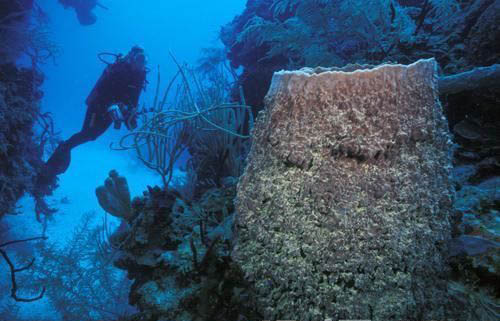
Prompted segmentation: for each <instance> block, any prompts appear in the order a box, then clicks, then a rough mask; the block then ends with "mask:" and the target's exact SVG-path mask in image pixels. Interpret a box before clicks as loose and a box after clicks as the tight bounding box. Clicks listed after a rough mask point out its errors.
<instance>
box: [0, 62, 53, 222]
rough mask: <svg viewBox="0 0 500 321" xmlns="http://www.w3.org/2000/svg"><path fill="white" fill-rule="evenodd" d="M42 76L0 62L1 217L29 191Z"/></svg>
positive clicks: (37, 151)
mask: <svg viewBox="0 0 500 321" xmlns="http://www.w3.org/2000/svg"><path fill="white" fill-rule="evenodd" d="M42 81H43V76H42V75H41V74H40V73H38V72H37V71H34V70H32V69H21V68H17V67H15V66H14V65H12V64H4V65H2V64H0V218H1V217H2V216H3V215H4V214H6V213H8V212H11V213H12V212H13V211H15V209H14V205H15V203H16V202H17V200H18V199H19V198H20V197H21V196H22V195H23V194H24V193H25V192H26V191H32V190H33V185H34V181H35V178H36V174H37V172H38V170H39V168H40V166H41V157H42V154H43V146H42V147H40V146H39V142H38V141H37V138H36V137H35V135H34V130H33V126H34V124H35V122H36V119H37V117H38V113H39V112H40V105H39V103H40V99H41V97H42V92H41V91H40V90H39V86H40V85H41V84H42Z"/></svg>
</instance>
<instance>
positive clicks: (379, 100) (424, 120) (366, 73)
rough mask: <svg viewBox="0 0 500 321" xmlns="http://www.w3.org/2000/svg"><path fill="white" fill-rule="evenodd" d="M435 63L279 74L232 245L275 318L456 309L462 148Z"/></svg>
mask: <svg viewBox="0 0 500 321" xmlns="http://www.w3.org/2000/svg"><path fill="white" fill-rule="evenodd" d="M436 70H437V64H436V62H435V61H434V60H433V59H428V60H420V61H418V62H416V63H413V64H411V65H409V66H404V65H381V66H378V67H375V68H373V69H365V70H356V71H352V72H343V71H324V70H321V71H319V72H318V73H315V71H314V70H312V69H308V68H305V69H301V70H298V71H280V72H277V73H275V74H274V76H273V81H272V85H271V88H270V89H269V92H268V94H267V96H266V99H265V102H266V108H265V109H264V110H263V111H262V112H260V114H259V117H258V120H257V122H256V126H255V129H254V143H253V146H252V149H251V152H250V155H249V160H248V166H247V168H246V170H245V173H244V175H243V176H242V178H241V179H240V182H239V184H238V194H237V199H236V209H237V219H236V220H237V222H236V226H235V230H236V239H237V240H236V245H235V248H234V251H233V259H234V260H235V261H236V262H237V263H239V264H240V265H241V268H242V270H243V272H244V273H245V276H246V279H247V280H249V281H251V282H252V284H253V286H254V287H255V290H256V291H257V293H258V294H259V295H258V297H257V301H258V309H259V311H260V312H261V313H262V314H263V315H264V318H265V319H273V320H275V319H293V320H324V319H326V318H331V319H333V320H338V319H371V320H389V319H392V320H413V319H415V317H416V316H418V318H417V319H419V320H431V319H439V320H443V319H445V318H446V316H447V311H446V309H445V307H447V306H448V305H447V304H448V303H449V298H448V296H447V290H446V287H447V285H446V283H447V281H446V280H447V277H448V266H447V262H446V255H447V253H446V250H445V248H446V245H445V243H446V242H447V241H448V240H449V239H450V238H451V234H450V233H451V227H450V220H451V216H452V211H451V210H452V200H453V188H452V182H451V180H450V172H451V148H452V144H451V136H450V133H449V130H448V127H447V122H446V119H445V118H444V115H443V112H442V108H441V105H440V103H439V100H438V97H437V74H436Z"/></svg>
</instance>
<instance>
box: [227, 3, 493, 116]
mask: <svg viewBox="0 0 500 321" xmlns="http://www.w3.org/2000/svg"><path fill="white" fill-rule="evenodd" d="M499 6H500V2H499V1H498V0H475V1H467V2H460V1H455V0H447V1H434V0H432V1H428V0H418V1H402V0H399V1H391V0H369V1H360V0H356V1H347V0H342V1H324V0H308V1H296V0H255V1H248V3H247V7H246V9H245V11H244V12H243V13H242V14H241V15H239V16H237V17H235V18H234V20H233V21H232V22H231V23H230V24H228V25H226V26H224V27H223V28H222V30H221V33H220V37H221V39H222V41H223V42H224V44H225V46H226V48H227V49H228V51H229V54H228V57H229V59H230V60H231V63H232V64H233V66H234V67H238V66H243V68H244V72H243V74H242V76H241V77H240V79H239V80H240V83H241V85H242V86H243V88H244V92H245V95H246V96H247V101H248V103H249V105H251V106H255V107H262V106H263V104H262V103H263V97H264V95H265V94H266V91H267V88H268V86H269V84H270V80H271V77H272V73H273V72H274V71H277V70H280V69H287V70H293V69H298V68H301V67H306V66H308V67H316V66H318V65H322V66H344V65H346V64H348V63H355V62H358V63H370V64H379V63H382V62H384V61H390V62H394V61H396V62H399V63H410V62H412V61H416V60H418V59H420V58H429V57H435V58H436V60H437V61H438V62H439V64H440V66H442V68H443V71H444V72H445V73H446V74H453V73H457V72H461V71H465V70H468V69H470V68H471V67H474V66H485V65H491V64H494V63H497V62H498V53H499V49H500V48H499V47H498V44H499V43H500V40H499V39H500V38H499V37H500V29H499V28H498V24H497V23H496V21H497V20H498V14H499V13H498V12H499V11H500V10H498V8H499Z"/></svg>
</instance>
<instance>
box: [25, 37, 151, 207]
mask: <svg viewBox="0 0 500 321" xmlns="http://www.w3.org/2000/svg"><path fill="white" fill-rule="evenodd" d="M101 55H103V54H101ZM101 55H99V58H100V59H101ZM101 60H102V59H101ZM146 72H147V68H146V55H145V53H144V50H143V49H142V48H140V47H138V46H134V47H132V49H131V50H130V52H129V53H128V54H127V55H126V56H122V55H116V61H115V62H114V63H108V66H107V67H106V69H104V71H103V73H102V75H101V77H100V78H99V80H98V81H97V83H96V84H95V86H94V88H93V89H92V91H91V92H90V94H89V96H88V97H87V100H86V104H87V112H86V115H85V120H84V122H83V127H82V129H81V130H80V131H79V132H78V133H76V134H74V135H73V136H71V137H70V138H69V139H68V140H66V141H63V142H61V143H60V144H59V145H58V146H57V148H56V150H55V151H54V153H53V154H52V156H51V157H50V158H49V159H48V161H47V162H46V163H45V164H44V166H43V167H42V171H41V172H40V173H39V175H38V178H37V183H36V195H35V198H37V199H38V200H40V199H41V197H42V196H43V195H48V194H50V191H49V190H50V188H49V186H50V185H53V184H54V183H55V178H56V177H57V175H59V174H61V173H64V172H65V171H66V170H67V169H68V167H69V164H70V161H71V149H73V148H74V147H76V146H78V145H80V144H83V143H86V142H88V141H92V140H95V139H97V138H98V137H99V136H101V135H102V134H103V133H104V132H105V131H106V130H107V129H108V128H109V126H110V125H111V124H112V123H114V127H115V128H116V129H119V128H120V127H121V124H122V123H125V126H126V127H127V128H128V129H129V130H133V129H135V128H136V127H137V115H138V113H137V105H138V101H139V96H140V94H141V91H142V90H143V88H144V86H145V83H146Z"/></svg>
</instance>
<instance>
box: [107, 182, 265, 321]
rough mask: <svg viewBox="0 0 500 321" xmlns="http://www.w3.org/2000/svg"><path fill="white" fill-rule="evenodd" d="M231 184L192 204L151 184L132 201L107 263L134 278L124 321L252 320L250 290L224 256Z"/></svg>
mask: <svg viewBox="0 0 500 321" xmlns="http://www.w3.org/2000/svg"><path fill="white" fill-rule="evenodd" d="M235 194H236V187H235V186H234V185H232V186H228V187H226V188H224V189H215V188H214V189H210V190H208V191H207V192H206V193H204V195H203V196H202V198H201V199H200V200H199V201H198V202H196V203H195V202H193V203H192V202H189V201H185V200H183V199H182V198H181V197H180V195H178V194H177V193H175V192H172V191H170V190H166V191H165V190H162V189H160V188H158V187H155V188H149V189H148V191H147V192H145V193H144V196H143V197H139V198H135V199H134V200H133V202H132V207H133V212H134V215H133V217H132V218H130V219H129V221H128V222H129V225H130V227H129V229H128V231H127V232H126V233H123V234H122V235H121V237H120V239H119V240H117V242H116V244H117V246H118V248H119V249H120V251H121V255H120V256H119V257H118V258H117V259H116V260H115V265H116V266H117V267H119V268H121V269H124V270H126V271H127V272H128V277H129V278H130V279H133V280H134V283H133V285H132V289H131V292H130V303H131V304H133V305H136V306H137V307H138V308H139V310H140V311H141V312H140V313H139V314H136V315H134V316H132V317H130V318H127V320H129V321H132V320H148V321H149V320H184V321H187V320H199V321H201V320H215V319H217V320H228V321H229V320H257V319H261V317H260V316H259V315H258V314H257V313H256V312H255V311H254V309H253V306H254V302H253V300H252V293H251V291H250V290H249V289H248V285H247V283H246V282H245V281H244V279H243V275H242V273H241V270H240V269H239V267H238V266H237V265H236V264H234V263H233V262H232V260H231V257H230V250H231V239H232V230H231V227H232V221H233V213H234V206H233V199H234V196H235Z"/></svg>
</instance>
